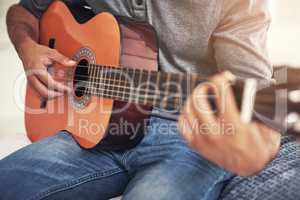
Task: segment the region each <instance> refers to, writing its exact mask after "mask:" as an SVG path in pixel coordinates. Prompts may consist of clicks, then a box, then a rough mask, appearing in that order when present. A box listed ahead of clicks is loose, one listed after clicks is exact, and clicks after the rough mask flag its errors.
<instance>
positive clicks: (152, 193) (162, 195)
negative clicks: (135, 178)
mask: <svg viewBox="0 0 300 200" xmlns="http://www.w3.org/2000/svg"><path fill="white" fill-rule="evenodd" d="M155 179H156V180H155V181H154V180H153V179H148V180H145V181H141V182H138V183H135V184H133V185H132V187H130V186H129V187H128V188H127V189H126V191H125V193H124V194H123V199H124V200H131V199H143V200H161V199H172V200H177V199H178V200H182V199H186V198H184V195H181V194H180V193H181V192H182V190H181V189H180V188H178V187H176V186H175V185H174V184H172V183H171V182H170V181H169V180H167V179H164V178H159V177H155Z"/></svg>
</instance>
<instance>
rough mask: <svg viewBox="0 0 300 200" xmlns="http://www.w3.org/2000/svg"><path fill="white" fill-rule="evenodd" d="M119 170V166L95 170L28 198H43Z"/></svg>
mask: <svg viewBox="0 0 300 200" xmlns="http://www.w3.org/2000/svg"><path fill="white" fill-rule="evenodd" d="M121 172H123V170H121V169H120V168H115V169H111V170H106V171H103V172H97V173H94V174H90V175H86V176H82V177H80V178H78V179H74V180H71V181H69V182H67V183H65V184H61V185H56V186H52V187H50V188H49V189H47V190H46V191H44V192H41V193H39V194H37V195H36V196H34V197H32V198H30V199H29V200H42V199H44V198H46V197H49V196H50V195H53V194H55V193H58V192H62V191H66V190H69V189H73V188H75V187H78V186H80V185H82V184H85V183H88V182H91V181H94V180H97V179H99V178H104V177H108V176H112V175H115V174H118V173H121Z"/></svg>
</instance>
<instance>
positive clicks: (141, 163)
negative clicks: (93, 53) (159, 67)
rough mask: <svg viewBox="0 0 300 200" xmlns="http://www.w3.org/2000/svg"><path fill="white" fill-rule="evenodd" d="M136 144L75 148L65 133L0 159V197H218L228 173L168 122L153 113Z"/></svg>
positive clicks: (147, 199)
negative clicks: (133, 145)
mask: <svg viewBox="0 0 300 200" xmlns="http://www.w3.org/2000/svg"><path fill="white" fill-rule="evenodd" d="M149 125H150V126H149V127H148V129H147V130H146V131H145V137H144V138H143V140H142V141H141V143H139V144H138V145H137V146H136V147H135V148H133V149H125V150H110V149H107V148H101V146H98V147H97V148H94V149H91V150H85V149H82V148H80V147H79V146H78V145H77V144H76V142H75V141H74V140H73V139H72V137H71V136H70V135H69V134H68V133H66V132H60V133H58V134H57V135H55V136H53V137H50V138H48V139H45V140H43V141H40V142H37V143H34V144H32V145H29V146H27V147H25V148H23V149H21V150H19V151H17V152H16V153H14V154H12V155H10V156H8V157H6V158H4V159H3V160H1V161H0V199H1V200H2V199H4V200H19V199H22V200H38V199H47V200H49V199H55V200H60V199H72V200H73V199H74V200H77V199H84V200H85V199H89V200H93V199H95V200H96V199H97V200H99V199H109V198H112V197H116V196H119V195H121V194H123V199H125V200H126V199H129V200H135V199H137V200H140V199H143V200H150V199H155V200H160V199H163V200H168V199H172V200H177V199H178V200H182V199H185V200H194V199H201V200H206V199H210V200H213V199H217V198H218V196H219V193H220V192H221V189H222V187H223V185H224V181H226V180H227V179H228V178H230V177H231V174H230V173H228V172H226V171H224V170H223V169H222V168H220V167H218V166H216V165H214V164H212V163H211V162H209V161H207V160H206V159H204V158H203V157H201V156H200V155H199V154H197V153H196V152H194V151H193V150H191V149H190V148H189V147H188V146H187V145H186V143H185V141H184V140H183V139H182V138H181V137H180V135H179V134H178V132H177V128H176V123H175V122H173V121H169V120H165V119H160V118H155V117H152V118H151V119H150V124H149Z"/></svg>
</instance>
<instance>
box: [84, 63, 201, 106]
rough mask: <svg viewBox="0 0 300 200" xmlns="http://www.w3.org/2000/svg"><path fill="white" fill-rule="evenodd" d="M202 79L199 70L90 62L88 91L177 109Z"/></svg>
mask: <svg viewBox="0 0 300 200" xmlns="http://www.w3.org/2000/svg"><path fill="white" fill-rule="evenodd" d="M203 81H204V79H203V78H202V77H200V76H198V75H196V74H175V73H165V72H156V71H146V70H139V69H131V68H114V67H106V66H98V65H91V66H90V68H89V80H88V85H87V91H86V93H88V94H90V95H94V96H100V97H105V98H110V99H114V100H119V101H125V102H132V103H137V104H140V105H149V106H153V107H158V108H162V109H166V110H172V111H175V112H176V111H177V112H178V111H180V109H181V107H182V106H183V104H184V102H185V100H186V99H187V97H188V96H189V95H190V94H191V92H192V91H193V89H194V88H195V87H196V86H197V85H198V84H199V83H201V82H203Z"/></svg>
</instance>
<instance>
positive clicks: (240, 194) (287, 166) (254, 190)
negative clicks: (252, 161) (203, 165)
mask: <svg viewBox="0 0 300 200" xmlns="http://www.w3.org/2000/svg"><path fill="white" fill-rule="evenodd" d="M299 175H300V146H299V144H297V143H296V142H293V141H291V140H290V139H288V138H284V139H283V143H282V146H281V149H280V152H279V154H278V156H277V158H276V159H274V160H273V161H272V162H271V163H270V164H269V165H268V166H267V167H266V168H265V169H264V170H263V171H261V172H260V173H259V174H257V175H255V176H253V177H250V178H243V177H235V178H233V179H232V180H231V181H230V182H229V183H228V185H227V186H226V187H225V189H224V191H223V192H222V197H221V199H222V200H232V199H243V200H253V199H256V200H274V199H276V200H295V199H300V189H299V188H300V176H299Z"/></svg>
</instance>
